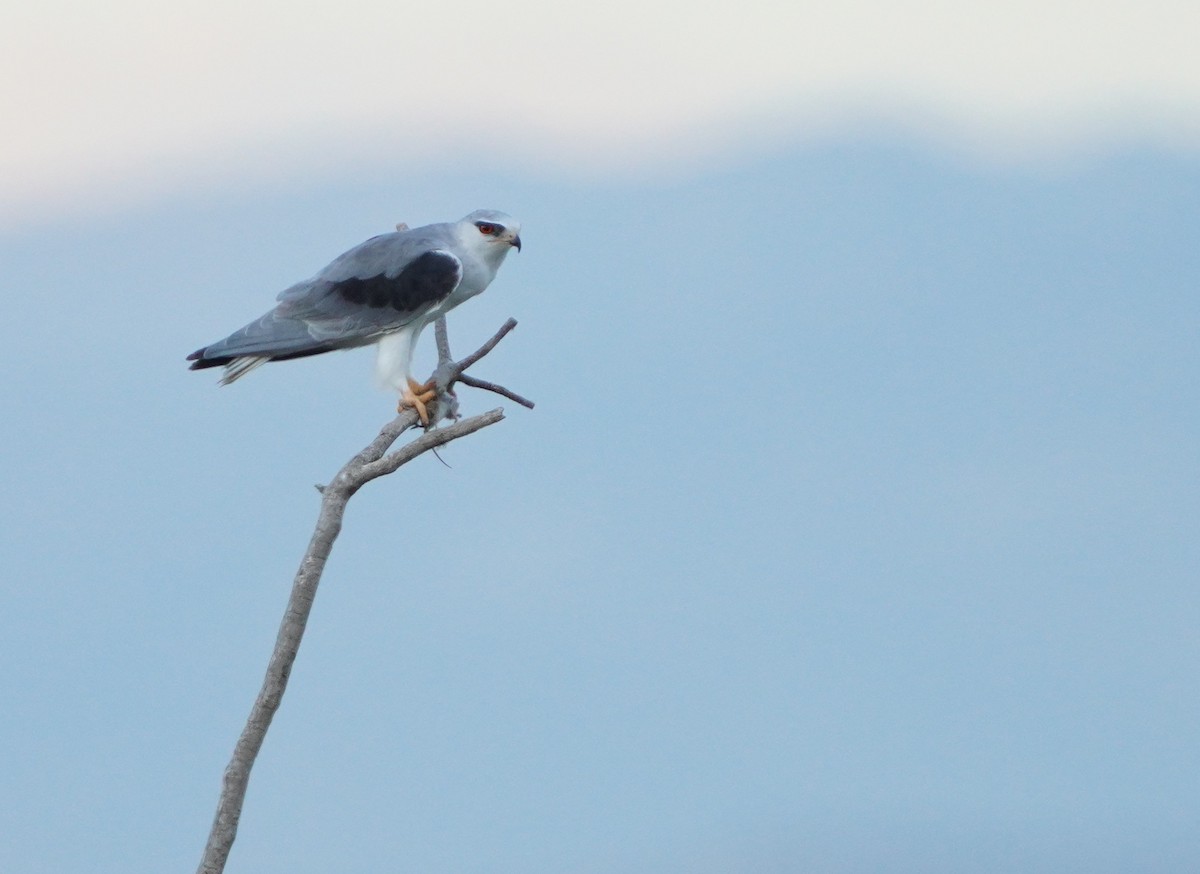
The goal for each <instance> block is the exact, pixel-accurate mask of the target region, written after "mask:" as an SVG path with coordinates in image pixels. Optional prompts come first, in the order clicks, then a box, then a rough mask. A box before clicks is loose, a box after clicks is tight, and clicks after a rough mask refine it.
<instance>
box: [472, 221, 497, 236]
mask: <svg viewBox="0 0 1200 874" xmlns="http://www.w3.org/2000/svg"><path fill="white" fill-rule="evenodd" d="M476 227H477V228H479V233H481V234H494V233H496V226H495V225H489V224H486V223H483V224H479V225H476Z"/></svg>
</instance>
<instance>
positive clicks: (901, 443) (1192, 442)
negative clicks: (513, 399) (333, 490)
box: [0, 138, 1200, 872]
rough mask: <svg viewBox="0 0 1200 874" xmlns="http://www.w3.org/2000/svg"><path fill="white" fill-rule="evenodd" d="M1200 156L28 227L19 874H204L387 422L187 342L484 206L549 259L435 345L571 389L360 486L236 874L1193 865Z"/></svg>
mask: <svg viewBox="0 0 1200 874" xmlns="http://www.w3.org/2000/svg"><path fill="white" fill-rule="evenodd" d="M1198 182H1200V165H1198V164H1197V162H1196V160H1195V159H1194V158H1179V157H1168V156H1164V155H1162V154H1156V153H1154V152H1150V151H1146V152H1128V153H1125V154H1122V155H1117V156H1112V157H1110V158H1108V159H1105V160H1102V161H1096V162H1094V163H1092V164H1091V165H1089V166H1087V167H1084V168H1082V169H1080V170H1079V171H1078V172H1074V173H1066V174H1054V173H1051V174H1047V173H1043V172H1039V171H1037V170H1035V169H1026V170H1020V169H1018V170H1008V171H1003V172H1000V171H995V170H987V169H981V168H979V167H976V166H970V165H968V164H964V163H962V162H959V161H955V160H949V159H947V158H945V157H942V156H939V155H938V154H936V153H931V152H928V151H923V150H920V149H917V148H914V147H911V146H906V145H904V144H902V143H898V142H894V141H893V142H888V141H886V140H884V139H882V138H881V139H878V140H876V141H873V142H867V141H854V142H845V143H840V144H832V145H829V146H828V147H825V148H821V149H811V148H810V149H805V148H781V149H779V150H777V151H775V152H774V153H771V154H763V155H760V156H758V157H757V158H755V159H752V160H744V161H741V162H730V163H727V164H725V165H723V166H719V167H713V168H711V169H710V170H709V171H708V172H706V173H702V174H698V175H693V176H688V177H686V178H677V179H673V180H670V181H666V182H662V183H660V184H655V183H654V182H652V181H646V180H643V181H640V182H637V183H622V184H613V185H604V184H601V183H595V184H573V183H569V182H564V181H563V180H562V179H554V178H546V177H542V176H538V175H536V174H524V175H520V174H513V175H504V174H496V173H472V172H471V171H470V170H469V168H467V167H466V166H465V162H464V163H458V164H454V163H452V162H447V163H446V164H444V165H443V166H440V167H433V168H432V169H430V168H426V169H425V170H424V171H423V172H422V173H421V175H420V176H419V177H415V176H413V175H410V174H408V173H407V172H405V171H404V169H403V168H386V167H384V168H381V167H364V168H361V170H360V171H357V172H347V173H345V174H343V175H341V176H338V177H331V178H327V179H322V180H309V181H308V182H306V183H304V184H296V185H293V186H289V187H286V188H264V189H262V190H258V191H255V190H246V189H245V188H242V187H237V188H234V187H229V188H225V189H213V190H210V191H208V192H206V193H205V194H204V195H203V196H199V195H194V194H193V195H187V196H180V197H178V198H176V199H174V200H172V202H171V203H169V204H165V203H164V204H162V205H160V206H157V207H154V208H147V209H142V210H138V211H133V212H127V213H123V214H121V215H116V216H113V217H112V218H111V219H110V220H109V221H106V222H103V223H100V222H86V223H84V222H79V223H74V224H72V223H67V222H61V223H58V224H55V225H50V226H44V227H40V228H37V229H33V230H28V231H26V232H23V233H19V234H10V235H8V236H7V237H6V238H5V239H4V240H3V250H2V251H3V261H4V263H5V265H6V267H7V269H8V273H9V277H10V290H11V292H10V293H11V295H12V296H13V300H14V304H15V306H16V307H17V308H19V310H18V311H19V312H20V313H21V314H22V315H21V316H20V320H19V321H14V326H15V327H16V328H17V330H14V331H13V332H12V333H11V336H10V337H9V339H8V342H7V343H6V346H5V359H6V361H5V366H6V369H7V371H8V373H9V375H10V378H9V379H8V380H7V381H6V382H5V383H4V386H3V388H2V389H0V393H2V400H3V404H4V407H5V409H6V410H7V413H8V415H7V421H8V422H9V435H8V438H7V440H6V447H7V450H6V456H7V463H6V464H5V466H4V470H5V473H4V477H5V493H6V494H7V495H8V500H7V501H5V502H4V505H3V511H2V512H3V520H2V529H0V530H2V531H3V532H4V533H3V538H4V547H3V550H4V554H5V556H6V560H5V581H4V589H3V592H4V601H5V605H4V610H3V611H2V613H0V624H2V626H3V633H2V634H0V641H2V642H0V648H2V650H0V652H2V659H3V663H4V664H5V665H7V666H8V667H7V669H6V670H5V671H4V673H3V678H2V682H3V688H2V689H0V694H2V695H3V698H4V700H5V702H6V706H5V708H4V715H3V718H2V719H0V742H2V743H3V745H4V747H5V749H7V750H9V751H10V753H9V755H8V756H7V757H6V759H5V763H4V765H3V772H4V783H5V786H6V789H7V791H8V794H9V796H10V798H11V799H13V802H12V803H11V804H10V805H8V806H6V808H5V810H4V812H3V814H2V815H0V816H2V819H3V822H2V823H0V830H2V831H3V833H4V834H6V835H7V836H8V837H7V838H6V842H5V843H4V844H3V845H0V867H3V868H4V870H11V871H23V872H40V871H44V872H60V871H64V870H112V871H115V870H120V871H124V872H129V871H133V872H137V871H145V872H158V871H164V870H181V869H182V870H188V867H189V866H191V865H194V864H195V861H196V859H197V858H198V853H199V849H200V847H201V845H202V843H203V838H204V834H205V832H206V829H207V827H208V824H209V820H210V816H211V813H212V807H213V804H214V801H215V797H216V791H217V786H218V780H219V776H220V771H221V768H222V767H223V766H224V763H225V761H226V757H227V755H228V753H229V750H230V748H231V744H232V743H233V740H234V737H235V735H236V732H237V731H238V729H239V727H240V724H241V722H242V720H243V718H244V716H245V712H246V709H247V707H248V706H249V704H250V701H251V700H252V698H253V695H254V692H255V690H256V689H257V685H258V682H259V678H260V674H261V670H262V668H263V666H264V664H265V659H266V656H267V654H268V652H269V647H270V644H271V641H272V639H273V635H274V632H275V628H276V626H277V623H278V619H279V615H280V611H281V609H282V605H283V602H284V599H285V597H286V593H287V589H288V586H289V582H290V578H291V575H292V573H293V571H294V565H295V562H296V560H297V559H298V557H299V555H300V553H301V551H302V550H303V547H304V544H305V543H306V541H307V538H308V535H309V531H310V528H311V524H312V521H313V518H314V513H315V510H316V504H317V496H316V493H315V492H314V491H313V489H312V484H313V483H316V482H319V481H322V480H324V479H326V478H328V477H329V476H330V475H331V474H332V473H333V471H334V470H335V469H336V468H337V466H338V465H340V464H341V463H342V461H344V460H345V458H347V457H348V456H349V455H350V454H351V453H352V452H354V451H356V450H357V449H358V448H359V447H360V446H361V445H362V444H364V443H365V442H366V440H367V439H369V438H370V437H371V436H372V435H373V434H374V432H375V429H376V428H377V427H378V426H379V425H380V424H381V423H382V422H383V421H384V420H386V418H387V416H388V410H389V407H388V401H387V399H386V397H385V396H382V395H380V394H378V393H376V391H375V390H374V389H373V388H372V387H371V384H370V369H371V363H370V355H369V354H368V353H366V352H358V353H345V354H340V355H337V356H332V357H331V356H324V357H320V358H315V359H311V360H307V361H299V362H294V363H291V364H289V365H279V366H271V367H268V368H265V369H263V370H262V371H260V372H258V373H256V374H254V376H253V378H249V379H246V380H244V381H242V382H239V383H238V384H237V385H236V386H234V387H232V388H228V389H221V388H218V387H217V386H216V385H215V379H213V378H211V377H210V376H209V375H207V374H197V373H191V372H188V371H187V370H186V369H185V368H184V362H183V360H182V356H183V355H184V354H185V353H186V352H188V351H190V350H191V349H192V348H194V347H195V346H196V345H198V344H200V343H203V342H205V341H207V340H209V339H211V338H212V337H214V336H217V335H219V334H221V333H222V332H224V331H226V330H228V329H230V328H231V327H234V326H236V325H238V324H241V322H242V321H244V320H245V319H246V318H248V317H251V316H253V315H255V314H256V313H257V312H259V311H260V310H261V309H262V308H263V306H265V305H266V304H267V303H268V302H269V300H270V298H271V295H272V294H273V292H274V291H275V290H276V289H278V288H281V287H283V286H285V285H287V284H288V283H289V282H291V281H292V280H293V279H295V278H297V277H299V276H303V275H306V274H307V273H309V272H311V271H312V270H314V269H315V268H316V267H318V266H320V264H321V263H323V262H324V260H325V259H326V258H327V257H328V256H329V255H330V254H333V253H336V252H337V251H340V249H341V248H343V247H345V246H347V245H350V244H352V243H353V242H355V241H357V240H358V239H359V238H361V237H364V236H366V235H368V234H370V233H371V232H373V231H377V230H380V229H382V228H386V227H387V226H388V225H389V223H391V222H393V221H395V220H397V219H406V220H408V221H410V222H414V221H424V220H429V219H435V218H441V217H442V216H444V215H446V214H449V215H457V214H459V213H462V212H466V211H467V210H468V209H470V208H472V207H474V206H477V205H482V204H488V205H494V206H499V207H502V208H504V209H507V210H510V211H512V212H513V213H514V214H517V215H519V216H520V217H521V218H522V220H523V221H524V228H525V231H524V232H523V236H524V237H525V240H526V247H525V251H524V252H523V253H522V254H521V255H520V256H519V257H515V258H513V259H510V262H509V263H508V264H506V265H505V267H504V270H503V271H502V273H501V276H500V278H499V280H498V281H497V283H496V284H495V285H494V286H493V287H492V289H490V290H489V291H488V293H487V294H486V295H484V296H483V297H482V298H480V299H478V300H476V301H473V302H472V303H471V305H470V306H469V307H464V308H462V309H461V310H459V311H457V312H456V313H455V314H454V316H455V317H454V318H453V319H452V323H451V325H452V327H451V334H452V337H453V338H454V340H455V342H456V346H457V347H458V348H459V349H466V348H467V347H468V346H470V345H472V343H474V342H475V341H477V340H479V339H481V338H483V337H484V336H486V335H487V334H488V333H489V332H490V331H491V330H492V329H493V328H494V327H495V326H497V325H498V324H499V323H500V322H501V321H502V320H503V319H504V318H505V317H507V316H509V315H512V316H515V317H517V318H518V319H519V320H520V322H521V324H520V327H519V328H518V329H517V331H516V332H515V333H514V334H513V335H512V336H511V337H510V338H509V339H507V340H506V341H505V343H504V345H503V346H502V347H501V348H500V349H499V350H498V351H497V352H496V353H495V354H494V355H493V356H492V357H491V358H489V359H488V360H487V362H486V363H485V365H484V366H482V367H481V371H480V372H481V374H483V375H485V376H487V377H490V378H495V379H499V380H501V381H504V382H506V383H508V384H510V385H511V386H513V387H514V388H516V389H518V390H520V391H522V392H525V393H527V394H528V395H530V396H532V397H533V398H534V399H536V400H537V402H538V408H537V410H535V411H533V412H527V411H524V410H521V409H519V408H515V407H512V405H509V408H510V409H509V415H510V418H509V419H508V420H507V421H506V422H504V423H502V424H501V425H499V426H496V427H495V428H493V429H490V430H489V431H487V432H486V433H483V434H480V435H478V436H477V437H475V438H472V439H471V440H469V441H466V442H462V443H459V444H457V445H455V446H453V447H451V448H449V449H448V450H447V451H446V452H445V453H444V455H445V457H446V460H447V462H448V463H449V464H450V465H451V466H452V467H451V469H446V468H445V467H443V466H442V465H440V464H439V463H438V462H437V461H436V460H435V459H433V458H431V457H430V458H426V459H422V460H421V461H420V462H418V463H416V464H414V465H412V466H411V467H410V468H409V469H407V470H405V471H404V472H403V473H402V474H401V475H398V476H396V477H394V478H392V479H390V480H387V481H384V482H379V483H375V484H374V485H372V486H371V487H369V488H368V489H366V490H365V491H364V492H362V493H361V494H360V495H359V496H358V497H356V499H355V501H354V502H353V504H352V505H351V509H350V513H349V517H348V524H347V528H346V531H345V533H344V534H343V537H342V539H341V540H340V541H339V542H338V544H337V548H336V551H335V554H334V557H333V560H332V561H331V563H330V565H329V569H328V573H327V575H326V579H325V582H324V584H323V586H322V589H321V592H320V596H319V598H318V602H317V605H316V609H315V611H314V614H313V620H312V624H311V627H310V631H309V636H308V638H307V639H306V640H305V645H304V648H303V651H302V653H301V656H300V660H299V663H298V665H297V668H296V671H295V674H294V677H293V682H292V685H291V687H290V689H289V694H288V697H287V700H286V702H285V704H284V706H283V709H282V711H281V713H280V715H279V718H278V720H277V722H276V724H275V726H274V727H273V729H272V731H271V734H270V736H269V737H268V740H267V744H266V750H265V752H264V755H263V757H262V759H261V761H260V763H259V766H258V768H257V770H256V771H255V773H254V777H253V781H252V785H251V789H250V794H249V798H248V801H247V807H246V812H245V817H244V819H243V825H242V830H241V834H240V836H239V839H238V843H237V845H236V847H235V850H234V855H233V857H232V861H231V864H230V868H229V870H230V871H231V872H237V871H255V872H268V871H288V872H305V871H314V872H315V871H326V870H398V871H414V872H429V871H438V872H441V871H446V872H537V871H544V872H561V871H580V872H590V871H597V872H599V871H614V870H620V871H645V872H661V871H688V872H707V871H713V872H717V871H720V872H726V871H756V872H757V871H780V872H784V871H788V872H790V871H801V870H804V871H838V872H841V871H847V872H849V871H877V870H889V871H913V872H917V871H920V872H930V871H945V872H958V871H965V870H972V871H1047V872H1050V871H1054V872H1060V871H1087V872H1097V871H1114V872H1116V871H1130V870H1139V871H1163V872H1167V871H1172V872H1173V871H1179V870H1187V869H1190V868H1193V867H1196V865H1197V864H1200V841H1198V840H1197V838H1196V835H1197V833H1198V832H1197V829H1196V824H1197V822H1196V821H1197V814H1198V813H1200V799H1198V798H1197V794H1198V790H1197V783H1196V781H1195V779H1194V775H1195V773H1196V766H1197V755H1196V752H1197V751H1196V743H1195V726H1196V723H1197V717H1198V715H1200V714H1198V713H1197V705H1196V701H1197V696H1196V679H1195V678H1196V676H1197V668H1198V667H1200V664H1198V658H1197V657H1198V655H1200V640H1198V638H1197V633H1196V628H1197V620H1198V619H1200V616H1198V607H1200V604H1198V597H1197V593H1196V585H1195V579H1196V567H1197V558H1198V556H1197V537H1196V523H1197V510H1198V507H1197V503H1198V501H1197V485H1198V482H1197V473H1198V471H1197V453H1196V433H1197V425H1198V424H1200V423H1198V421H1197V420H1198V417H1197V413H1196V409H1197V408H1196V392H1195V373H1196V368H1197V363H1198V362H1197V352H1196V343H1195V337H1196V330H1197V320H1198V316H1200V305H1198V304H1197V299H1196V294H1195V289H1196V286H1197V280H1198V279H1200V257H1198V256H1197V250H1196V247H1195V245H1194V240H1195V235H1196V230H1197V227H1198V224H1197V221H1198V218H1200V215H1198V213H1197V205H1196V204H1197V202H1198V201H1197V198H1196V194H1197V191H1198ZM423 353H424V355H425V356H426V360H428V355H429V350H428V349H425V350H423ZM464 403H465V406H466V408H467V409H468V410H482V409H485V408H488V407H490V406H491V405H492V401H491V399H490V398H489V397H485V396H481V395H479V394H475V393H465V397H464Z"/></svg>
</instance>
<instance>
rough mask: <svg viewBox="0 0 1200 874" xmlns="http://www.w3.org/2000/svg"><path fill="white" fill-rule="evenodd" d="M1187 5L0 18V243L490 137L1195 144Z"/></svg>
mask: <svg viewBox="0 0 1200 874" xmlns="http://www.w3.org/2000/svg"><path fill="white" fill-rule="evenodd" d="M1198 32H1200V6H1197V5H1196V4H1192V3H1185V2H1172V0H1151V2H1145V3H1137V4H1135V3H1119V2H1107V3H1099V4H1097V3H1083V2H1052V3H1041V2H1032V0H1018V2H1008V3H1003V4H1001V3H989V4H961V3H949V2H936V0H921V2H907V3H888V2H879V0H854V2H846V3H839V4H836V5H831V4H815V3H798V2H794V0H786V2H785V0H773V2H772V0H751V2H742V3H737V4H718V5H712V4H696V3H683V2H663V0H659V2H651V3H646V2H633V0H616V2H611V3H606V4H603V5H586V6H583V5H579V4H562V3H556V2H550V0H528V2H523V3H520V4H513V3H488V2H479V0H466V2H461V3H456V4H455V5H454V13H453V14H451V13H449V12H448V11H447V8H446V7H444V6H438V5H433V4H402V3H395V2H378V0H350V2H343V3H336V4H334V3H318V4H304V5H300V6H297V5H296V4H294V3H281V2H261V3H256V4H251V5H247V4H241V3H230V2H214V3H206V4H200V5H196V4H188V5H184V6H179V5H167V6H164V5H162V4H157V3H148V2H136V0H119V2H112V3H103V4H101V3H96V2H83V3H80V2H75V3H70V2H67V3H64V2H50V3H42V4H9V5H7V7H6V8H5V9H4V11H3V12H0V111H2V112H3V116H4V117H5V118H7V119H10V120H17V121H16V122H15V129H16V130H18V131H19V132H20V135H19V136H7V137H4V138H3V139H2V140H0V222H4V223H5V224H7V223H10V222H11V221H12V220H14V219H18V220H19V217H20V216H23V215H29V214H30V213H45V212H47V211H49V212H50V213H54V212H57V211H59V210H61V209H64V208H65V209H68V210H69V209H71V207H70V204H71V203H72V202H75V203H76V204H78V202H79V201H80V200H81V199H85V198H89V197H103V198H106V199H107V198H112V197H116V196H118V192H122V194H121V195H120V196H122V197H132V198H137V197H138V196H139V193H146V192H148V191H154V190H160V191H161V190H169V189H170V188H171V187H172V186H178V185H180V184H186V180H187V179H203V178H206V177H209V176H212V175H213V174H216V175H221V174H224V173H228V172H233V173H236V174H238V175H242V176H245V175H256V174H261V173H264V172H268V171H269V172H271V173H285V174H288V173H296V174H299V173H306V172H310V171H312V170H314V169H319V168H320V167H321V166H323V165H324V164H325V163H327V162H330V161H333V162H338V161H345V160H353V159H356V158H377V157H380V156H391V155H395V156H396V157H397V158H399V159H404V160H412V159H420V158H423V157H429V156H432V155H435V154H437V153H438V152H439V151H440V150H444V149H455V150H462V149H467V148H471V146H469V145H468V144H471V143H475V142H481V141H483V142H487V143H488V144H489V145H490V146H491V147H492V148H493V149H494V150H499V151H498V152H496V153H497V154H503V155H506V156H518V157H524V159H525V160H527V161H529V162H530V163H532V162H541V161H544V160H546V159H547V158H552V159H553V160H554V161H555V162H556V163H558V164H559V165H560V166H563V167H565V168H566V169H568V170H578V171H583V172H589V171H594V170H596V169H604V170H607V169H610V168H612V167H616V166H629V165H630V164H631V163H632V164H633V165H635V166H637V165H645V164H647V163H650V164H653V163H654V162H656V161H662V160H664V159H671V158H673V157H674V156H677V155H678V154H681V153H683V154H688V155H693V154H695V153H696V152H697V150H699V152H700V153H702V154H703V153H704V152H705V151H706V150H707V151H708V152H712V151H714V150H721V149H727V148H737V147H739V146H740V147H745V146H747V145H749V144H750V143H751V142H753V141H754V140H756V139H759V138H762V137H766V136H772V135H774V136H780V135H783V136H787V137H789V138H796V137H801V138H802V137H806V136H814V135H822V134H827V133H830V132H837V131H838V130H840V129H843V128H845V127H846V126H847V125H853V124H861V123H863V122H866V123H872V122H876V121H880V120H882V121H883V122H884V123H887V124H896V125H899V126H900V127H902V128H903V129H905V130H909V131H912V132H914V133H916V134H918V135H920V136H922V137H925V138H927V137H930V136H932V137H934V138H935V139H938V140H941V141H943V142H945V143H947V144H948V145H950V146H952V147H954V148H962V147H966V148H967V149H969V150H972V151H975V152H977V153H979V154H981V155H984V156H987V157H1002V158H1011V157H1013V156H1016V157H1027V156H1037V155H1039V154H1044V153H1046V152H1048V151H1050V152H1061V150H1062V149H1063V148H1064V147H1065V148H1067V149H1068V150H1069V149H1070V148H1073V147H1076V146H1080V145H1088V144H1095V143H1096V142H1097V141H1099V142H1100V143H1101V144H1103V143H1104V142H1111V141H1114V140H1115V141H1117V142H1128V141H1130V140H1132V141H1135V142H1136V141H1143V140H1149V141H1155V142H1160V143H1162V142H1166V143H1168V144H1172V145H1176V146H1181V147H1184V148H1191V147H1193V146H1194V145H1195V144H1196V143H1197V142H1200V62H1197V60H1196V54H1195V51H1194V36H1195V34H1196V33H1198Z"/></svg>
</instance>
